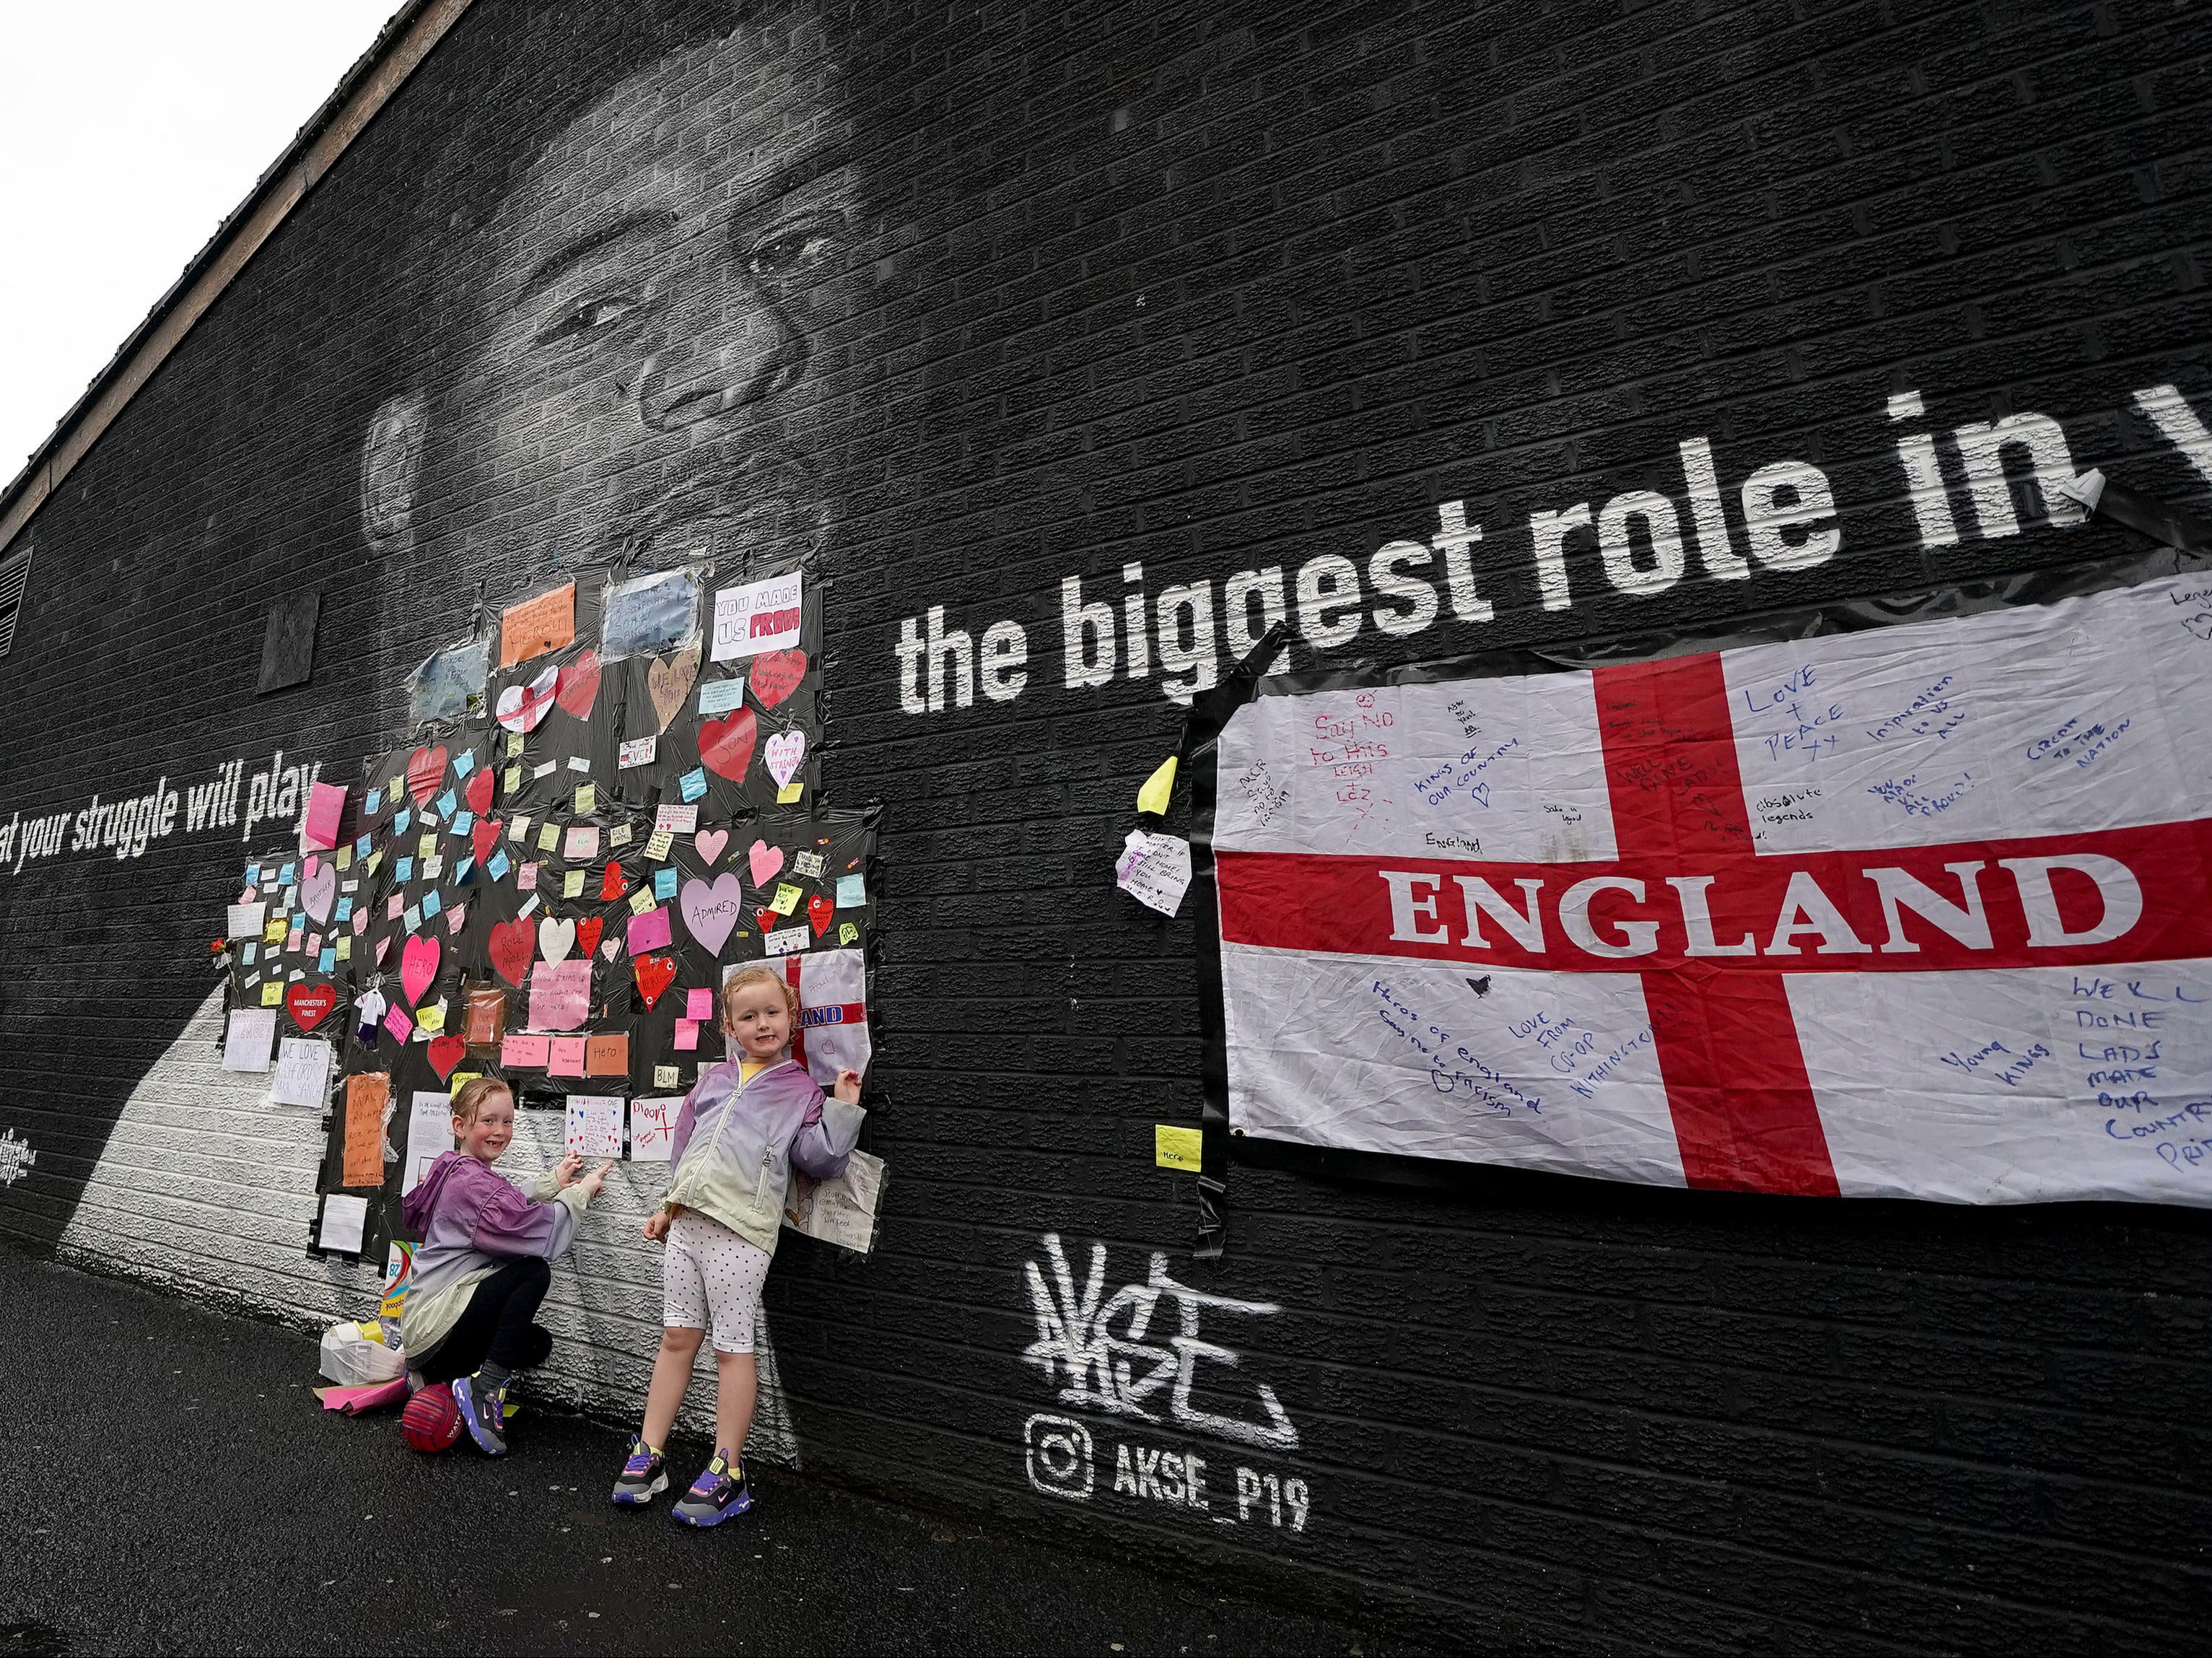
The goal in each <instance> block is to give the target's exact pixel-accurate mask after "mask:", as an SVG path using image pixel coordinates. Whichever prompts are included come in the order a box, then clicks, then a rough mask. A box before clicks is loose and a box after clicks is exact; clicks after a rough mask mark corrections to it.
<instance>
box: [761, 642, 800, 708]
mask: <svg viewBox="0 0 2212 1658" xmlns="http://www.w3.org/2000/svg"><path fill="white" fill-rule="evenodd" d="M805 677H806V653H805V651H769V653H766V654H765V655H763V656H757V657H755V658H754V659H753V670H752V673H751V675H750V679H751V681H752V688H753V695H755V696H757V697H758V698H760V705H761V707H763V708H774V707H775V705H776V704H777V703H779V702H781V701H783V699H784V698H785V697H787V696H789V695H791V694H792V692H793V691H795V690H797V689H799V681H801V680H802V679H804V678H805Z"/></svg>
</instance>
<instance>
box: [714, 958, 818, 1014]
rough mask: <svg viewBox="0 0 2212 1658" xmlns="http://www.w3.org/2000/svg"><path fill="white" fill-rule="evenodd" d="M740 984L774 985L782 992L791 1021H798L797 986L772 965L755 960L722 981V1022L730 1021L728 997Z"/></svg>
mask: <svg viewBox="0 0 2212 1658" xmlns="http://www.w3.org/2000/svg"><path fill="white" fill-rule="evenodd" d="M740 985H774V986H775V987H776V988H777V989H778V990H781V992H782V993H783V1005H785V1006H786V1007H787V1008H789V1009H790V1010H791V1022H792V1023H793V1024H794V1025H795V1024H797V1023H799V987H798V986H797V985H795V984H793V983H792V982H791V981H789V980H788V979H787V978H785V977H784V976H783V975H781V973H778V972H777V971H776V970H775V969H774V968H772V967H765V966H763V965H762V964H761V963H758V962H755V963H753V964H752V965H751V966H750V967H741V968H739V969H738V970H737V971H736V972H735V973H732V975H730V976H729V977H728V978H727V979H726V980H724V981H722V1023H724V1024H725V1025H727V1024H728V1023H729V1022H730V999H731V997H732V996H734V995H735V994H736V993H737V991H738V986H740Z"/></svg>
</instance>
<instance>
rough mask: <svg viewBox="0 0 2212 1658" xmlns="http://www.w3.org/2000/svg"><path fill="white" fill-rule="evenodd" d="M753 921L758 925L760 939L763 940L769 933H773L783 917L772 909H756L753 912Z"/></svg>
mask: <svg viewBox="0 0 2212 1658" xmlns="http://www.w3.org/2000/svg"><path fill="white" fill-rule="evenodd" d="M753 920H755V921H757V923H759V925H760V930H761V937H763V938H766V937H767V936H768V935H769V933H771V932H775V929H776V927H777V926H778V924H779V923H781V921H782V920H783V917H782V916H781V915H779V914H776V913H775V911H774V910H772V909H757V910H755V911H754V912H753Z"/></svg>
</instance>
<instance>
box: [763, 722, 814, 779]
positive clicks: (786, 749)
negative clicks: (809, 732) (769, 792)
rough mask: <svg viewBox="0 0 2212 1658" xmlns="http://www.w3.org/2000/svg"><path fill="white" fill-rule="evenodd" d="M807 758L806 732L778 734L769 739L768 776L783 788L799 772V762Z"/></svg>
mask: <svg viewBox="0 0 2212 1658" xmlns="http://www.w3.org/2000/svg"><path fill="white" fill-rule="evenodd" d="M805 758H806V733H805V732H776V734H775V736H773V737H771V738H769V739H768V774H769V776H770V777H773V778H774V779H775V786H777V787H778V788H781V787H782V786H784V785H785V784H786V783H788V782H789V781H791V779H792V774H793V773H795V772H796V771H798V769H799V762H800V761H802V760H804V759H805Z"/></svg>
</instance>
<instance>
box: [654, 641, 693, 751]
mask: <svg viewBox="0 0 2212 1658" xmlns="http://www.w3.org/2000/svg"><path fill="white" fill-rule="evenodd" d="M698 677H699V647H697V646H696V645H694V646H692V647H690V648H689V649H687V650H681V651H678V652H677V653H676V654H675V655H673V656H671V657H670V658H669V659H668V660H667V661H665V662H662V661H659V660H658V659H656V660H655V661H654V662H653V665H652V666H651V667H649V668H647V670H646V671H645V694H646V695H647V696H649V697H651V698H652V699H653V713H655V714H658V715H659V716H660V727H659V728H660V730H662V731H666V730H667V729H668V722H669V721H670V720H673V719H675V718H676V716H677V715H678V714H681V713H683V712H684V698H685V697H687V696H689V695H691V687H692V685H693V684H694V683H696V681H697V679H698Z"/></svg>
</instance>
